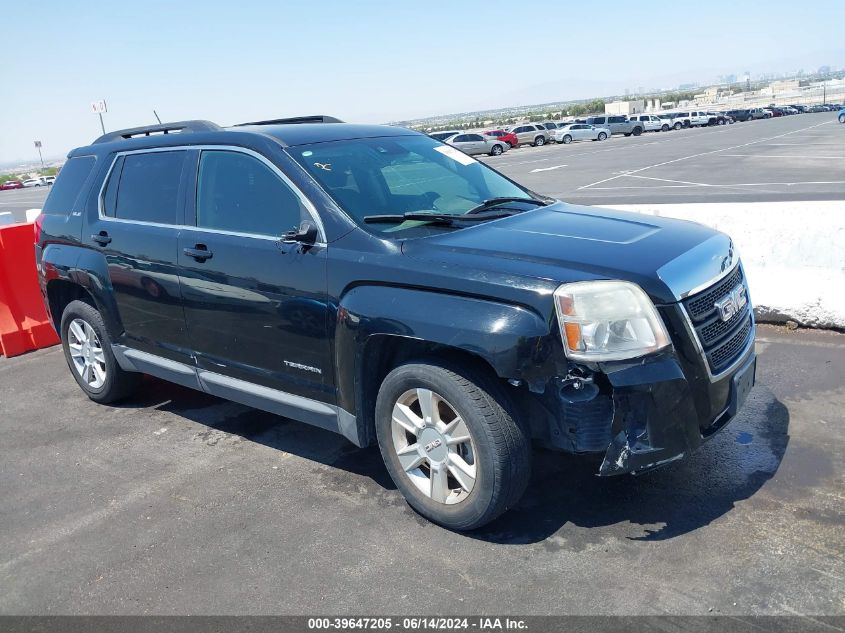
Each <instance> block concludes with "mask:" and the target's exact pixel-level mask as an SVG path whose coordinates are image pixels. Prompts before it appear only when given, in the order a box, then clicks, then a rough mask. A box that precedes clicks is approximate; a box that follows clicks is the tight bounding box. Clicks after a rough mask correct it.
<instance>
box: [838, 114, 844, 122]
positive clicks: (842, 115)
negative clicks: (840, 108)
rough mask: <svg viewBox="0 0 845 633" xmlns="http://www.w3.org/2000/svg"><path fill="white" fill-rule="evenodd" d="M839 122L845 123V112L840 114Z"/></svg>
mask: <svg viewBox="0 0 845 633" xmlns="http://www.w3.org/2000/svg"><path fill="white" fill-rule="evenodd" d="M839 122H840V123H845V114H840V115H839Z"/></svg>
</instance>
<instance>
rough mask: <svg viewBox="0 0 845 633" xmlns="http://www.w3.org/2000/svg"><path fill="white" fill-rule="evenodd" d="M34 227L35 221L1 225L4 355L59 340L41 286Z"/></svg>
mask: <svg viewBox="0 0 845 633" xmlns="http://www.w3.org/2000/svg"><path fill="white" fill-rule="evenodd" d="M34 230H35V227H34V226H33V225H32V224H31V223H30V224H12V225H10V226H0V355H2V356H6V357H9V356H17V355H18V354H23V353H24V352H29V351H31V350H34V349H41V348H42V347H49V346H50V345H56V344H57V343H58V342H59V337H58V336H56V332H55V330H53V325H52V324H51V323H50V320H49V318H48V317H47V311H46V310H45V309H44V302H43V300H42V299H41V290H40V289H39V287H38V273H37V271H36V269H35V246H34V244H33V239H32V236H33V232H34Z"/></svg>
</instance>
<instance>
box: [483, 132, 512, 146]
mask: <svg viewBox="0 0 845 633" xmlns="http://www.w3.org/2000/svg"><path fill="white" fill-rule="evenodd" d="M484 134H485V136H495V137H496V138H497V139H499V140H502V141H504V142H505V143H507V144H508V145H510V146H511V147H517V146H518V145H519V139H518V138H517V137H516V134H514V133H513V132H505V131H504V130H489V131H487V132H484Z"/></svg>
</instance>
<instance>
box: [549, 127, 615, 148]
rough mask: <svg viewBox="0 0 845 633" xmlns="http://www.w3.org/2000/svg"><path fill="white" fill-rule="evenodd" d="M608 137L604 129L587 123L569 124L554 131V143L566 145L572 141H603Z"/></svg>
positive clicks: (608, 132) (608, 133) (608, 131)
mask: <svg viewBox="0 0 845 633" xmlns="http://www.w3.org/2000/svg"><path fill="white" fill-rule="evenodd" d="M609 136H610V130H609V129H608V128H606V127H596V126H594V125H589V124H587V123H570V124H569V125H564V126H563V127H562V128H558V129H557V130H556V131H555V137H554V138H555V141H557V142H558V143H563V144H564V145H568V144H569V143H571V142H572V141H603V140H605V139H607V138H608V137H609Z"/></svg>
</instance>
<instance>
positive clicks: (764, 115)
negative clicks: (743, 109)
mask: <svg viewBox="0 0 845 633" xmlns="http://www.w3.org/2000/svg"><path fill="white" fill-rule="evenodd" d="M748 113H749V114H750V115H751V118H752V119H754V120H756V119H771V118H772V113H771V112H769V111H768V110H764V109H763V108H752V109H751V110H749V111H748Z"/></svg>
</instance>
